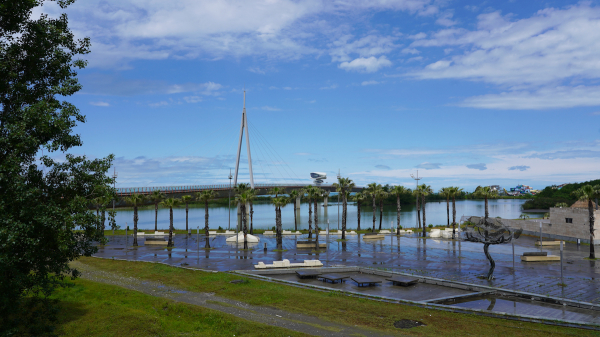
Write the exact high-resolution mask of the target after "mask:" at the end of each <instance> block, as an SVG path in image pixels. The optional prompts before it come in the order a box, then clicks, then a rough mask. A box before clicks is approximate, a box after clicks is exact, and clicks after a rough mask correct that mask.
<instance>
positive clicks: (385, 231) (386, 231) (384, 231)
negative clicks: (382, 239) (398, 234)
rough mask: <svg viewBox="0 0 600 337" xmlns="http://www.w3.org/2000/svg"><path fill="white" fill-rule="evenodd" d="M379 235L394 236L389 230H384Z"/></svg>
mask: <svg viewBox="0 0 600 337" xmlns="http://www.w3.org/2000/svg"><path fill="white" fill-rule="evenodd" d="M379 234H392V233H391V232H390V231H389V230H387V229H382V230H380V231H379Z"/></svg>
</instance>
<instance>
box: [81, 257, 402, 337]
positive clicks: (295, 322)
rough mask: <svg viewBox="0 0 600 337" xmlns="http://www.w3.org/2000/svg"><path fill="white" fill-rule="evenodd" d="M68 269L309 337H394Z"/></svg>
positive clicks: (85, 268) (88, 277) (99, 272)
mask: <svg viewBox="0 0 600 337" xmlns="http://www.w3.org/2000/svg"><path fill="white" fill-rule="evenodd" d="M72 266H73V267H76V268H77V269H78V270H79V271H81V273H82V275H81V278H83V279H86V280H90V281H94V282H100V283H105V284H111V285H116V286H119V287H123V288H127V289H131V290H135V291H139V292H142V293H144V294H146V295H151V296H156V297H161V298H167V299H170V300H174V301H177V302H183V303H188V304H192V305H198V306H201V307H205V308H208V309H213V310H217V311H221V312H224V313H227V314H231V315H234V316H237V317H239V318H243V319H247V320H250V321H253V322H258V323H263V324H267V325H271V326H277V327H281V328H286V329H290V330H294V331H298V332H303V333H306V334H309V335H313V336H326V337H342V336H352V335H357V336H373V337H379V336H394V335H384V334H380V333H377V332H374V331H371V330H366V329H361V328H357V327H351V326H347V325H343V324H338V323H332V322H328V321H324V320H321V319H319V318H317V317H313V316H308V315H303V314H298V313H290V312H287V311H283V310H279V309H275V308H270V307H262V306H253V305H249V304H247V303H244V302H239V301H235V300H230V299H227V298H223V297H219V296H216V295H215V294H214V293H197V292H190V291H185V290H181V289H176V288H173V287H168V286H165V285H163V284H161V283H159V282H152V281H146V280H140V279H137V278H134V277H124V276H121V275H118V274H115V273H111V272H106V271H102V270H99V269H97V268H94V267H91V266H89V265H87V264H84V263H81V262H78V261H75V262H72ZM398 335H399V334H396V335H395V336H398Z"/></svg>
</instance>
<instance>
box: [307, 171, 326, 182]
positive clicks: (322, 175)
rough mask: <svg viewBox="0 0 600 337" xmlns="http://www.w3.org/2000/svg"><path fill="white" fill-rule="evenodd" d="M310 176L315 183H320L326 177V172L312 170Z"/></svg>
mask: <svg viewBox="0 0 600 337" xmlns="http://www.w3.org/2000/svg"><path fill="white" fill-rule="evenodd" d="M310 177H311V178H312V179H313V181H314V183H315V184H322V183H323V180H325V179H327V174H326V173H325V172H312V173H311V174H310Z"/></svg>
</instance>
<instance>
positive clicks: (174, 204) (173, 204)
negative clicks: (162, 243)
mask: <svg viewBox="0 0 600 337" xmlns="http://www.w3.org/2000/svg"><path fill="white" fill-rule="evenodd" d="M160 204H161V205H163V206H165V207H169V242H168V243H167V247H173V207H177V205H179V199H175V198H167V199H165V200H163V201H161V202H160Z"/></svg>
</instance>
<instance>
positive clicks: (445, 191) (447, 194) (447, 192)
mask: <svg viewBox="0 0 600 337" xmlns="http://www.w3.org/2000/svg"><path fill="white" fill-rule="evenodd" d="M439 194H440V195H441V196H443V197H446V215H447V216H448V224H447V225H446V227H450V187H442V188H441V189H440V192H439Z"/></svg>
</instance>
